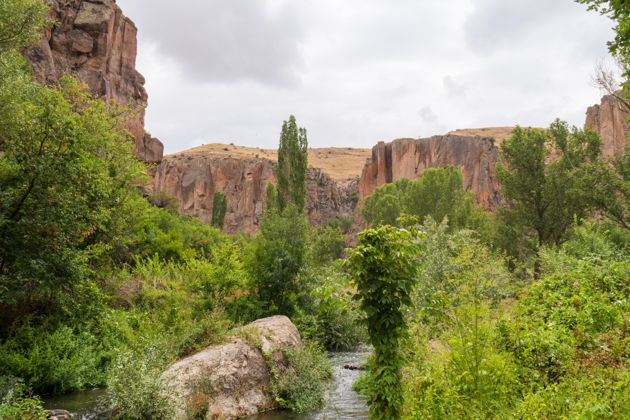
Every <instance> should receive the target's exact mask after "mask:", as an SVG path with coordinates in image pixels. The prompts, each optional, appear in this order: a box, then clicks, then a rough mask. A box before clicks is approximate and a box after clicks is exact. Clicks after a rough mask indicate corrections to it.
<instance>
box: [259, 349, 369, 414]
mask: <svg viewBox="0 0 630 420" xmlns="http://www.w3.org/2000/svg"><path fill="white" fill-rule="evenodd" d="M366 355H367V353H363V352H339V353H331V354H330V358H329V360H330V362H331V364H332V365H333V380H332V382H331V384H330V387H329V389H328V392H327V394H328V395H327V399H326V400H327V404H326V405H325V406H324V407H323V408H321V409H319V410H316V411H311V412H307V413H302V414H297V413H293V412H290V411H272V412H269V413H265V414H258V415H256V416H251V417H248V418H247V420H333V419H334V420H337V419H340V420H346V419H348V420H351V419H367V418H368V409H367V405H366V403H365V398H364V397H362V396H361V395H359V394H357V393H356V392H354V391H353V390H352V384H353V383H354V381H355V380H356V379H357V377H358V376H359V374H360V371H358V370H349V369H344V366H345V365H351V366H358V365H362V364H363V363H365V357H366Z"/></svg>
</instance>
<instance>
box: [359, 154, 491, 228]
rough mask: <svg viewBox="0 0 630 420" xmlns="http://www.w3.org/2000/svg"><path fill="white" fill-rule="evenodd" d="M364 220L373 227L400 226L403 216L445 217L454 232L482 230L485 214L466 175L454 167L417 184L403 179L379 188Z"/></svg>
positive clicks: (366, 205) (365, 208) (371, 197)
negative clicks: (477, 202) (462, 229)
mask: <svg viewBox="0 0 630 420" xmlns="http://www.w3.org/2000/svg"><path fill="white" fill-rule="evenodd" d="M361 214H362V216H363V218H364V219H365V220H366V221H367V222H368V223H370V224H373V225H396V219H397V218H398V217H400V216H401V215H402V214H407V215H410V216H415V217H417V218H418V219H419V220H421V221H422V220H424V219H425V218H426V217H427V216H431V217H432V218H433V219H434V220H437V221H442V219H444V218H445V217H446V218H448V220H449V225H450V226H451V227H453V228H462V227H479V225H480V224H483V222H484V219H485V212H484V211H483V210H482V209H480V208H477V207H475V205H474V200H473V196H472V194H471V193H470V192H469V191H466V190H465V189H464V183H463V178H462V172H461V170H459V169H456V168H454V167H453V166H447V167H446V168H431V169H427V170H425V171H424V172H423V173H422V176H421V177H419V178H416V179H414V180H409V179H406V178H403V179H400V180H398V181H396V182H394V183H392V184H385V185H382V186H380V187H378V188H377V189H376V190H374V192H373V193H372V194H370V195H369V196H368V197H367V198H366V199H365V203H364V205H363V207H362V209H361Z"/></svg>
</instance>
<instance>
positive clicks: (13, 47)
mask: <svg viewBox="0 0 630 420" xmlns="http://www.w3.org/2000/svg"><path fill="white" fill-rule="evenodd" d="M47 10H48V7H47V6H46V4H44V2H43V1H42V0H2V3H0V55H2V54H4V53H6V52H9V51H18V50H19V49H21V48H24V47H26V46H29V45H30V44H31V43H33V42H35V41H36V40H37V38H39V37H40V36H41V30H42V29H43V28H44V26H45V24H46V19H45V14H46V11H47Z"/></svg>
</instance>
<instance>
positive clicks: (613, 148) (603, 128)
mask: <svg viewBox="0 0 630 420" xmlns="http://www.w3.org/2000/svg"><path fill="white" fill-rule="evenodd" d="M622 94H623V93H621V92H619V95H622ZM629 116H630V104H629V103H624V102H622V101H621V100H619V99H618V98H617V97H615V96H614V95H606V96H604V97H603V98H602V101H601V103H600V104H599V105H593V106H591V107H589V108H588V109H587V111H586V122H585V125H586V127H587V128H589V129H591V130H593V131H597V132H598V133H599V135H600V136H601V137H602V142H603V146H602V150H603V153H604V155H612V154H614V153H619V152H623V149H624V147H625V145H626V142H627V141H628V133H629V132H630V124H629V123H628V117H629Z"/></svg>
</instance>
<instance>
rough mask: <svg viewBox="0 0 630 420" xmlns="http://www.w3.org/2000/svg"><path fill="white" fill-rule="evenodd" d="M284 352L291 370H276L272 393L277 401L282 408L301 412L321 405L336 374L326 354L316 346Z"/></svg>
mask: <svg viewBox="0 0 630 420" xmlns="http://www.w3.org/2000/svg"><path fill="white" fill-rule="evenodd" d="M282 352H283V353H284V355H285V357H286V358H287V360H288V362H289V367H288V368H287V369H286V370H281V369H278V368H277V367H272V380H271V393H272V395H273V396H274V398H275V399H276V401H278V403H279V404H280V406H281V407H282V408H288V409H290V410H293V411H297V412H303V411H306V410H310V409H312V408H315V407H318V406H320V405H321V404H322V403H323V402H324V391H325V390H326V381H327V380H328V379H330V377H331V372H332V368H331V366H330V364H329V363H328V357H327V355H326V353H325V352H323V351H322V350H321V349H320V348H318V347H316V346H314V345H305V346H303V347H298V348H296V349H289V350H287V349H283V350H282ZM272 366H273V365H272Z"/></svg>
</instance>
